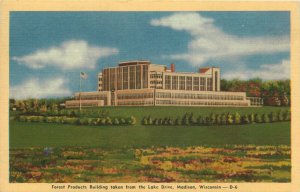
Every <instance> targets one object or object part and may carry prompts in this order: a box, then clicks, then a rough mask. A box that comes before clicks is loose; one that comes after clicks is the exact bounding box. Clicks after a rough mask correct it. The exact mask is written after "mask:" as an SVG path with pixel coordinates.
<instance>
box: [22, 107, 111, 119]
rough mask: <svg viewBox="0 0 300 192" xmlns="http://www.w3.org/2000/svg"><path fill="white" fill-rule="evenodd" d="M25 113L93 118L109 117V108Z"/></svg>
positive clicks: (30, 113) (27, 113)
mask: <svg viewBox="0 0 300 192" xmlns="http://www.w3.org/2000/svg"><path fill="white" fill-rule="evenodd" d="M23 115H26V116H28V115H29V116H45V117H47V116H54V117H56V116H67V117H93V118H100V117H109V111H108V110H104V109H102V110H99V109H82V110H81V111H80V110H79V109H62V110H48V111H45V112H34V111H27V112H24V113H23Z"/></svg>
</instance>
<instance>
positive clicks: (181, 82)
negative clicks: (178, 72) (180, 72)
mask: <svg viewBox="0 0 300 192" xmlns="http://www.w3.org/2000/svg"><path fill="white" fill-rule="evenodd" d="M179 89H180V90H185V76H180V77H179Z"/></svg>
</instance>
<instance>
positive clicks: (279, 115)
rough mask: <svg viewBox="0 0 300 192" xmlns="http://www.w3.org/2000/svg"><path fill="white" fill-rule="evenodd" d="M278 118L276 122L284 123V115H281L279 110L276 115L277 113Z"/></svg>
mask: <svg viewBox="0 0 300 192" xmlns="http://www.w3.org/2000/svg"><path fill="white" fill-rule="evenodd" d="M277 115H278V117H277V119H278V121H284V115H283V112H282V110H280V111H279V112H278V113H277Z"/></svg>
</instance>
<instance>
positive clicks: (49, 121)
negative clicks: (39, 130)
mask: <svg viewBox="0 0 300 192" xmlns="http://www.w3.org/2000/svg"><path fill="white" fill-rule="evenodd" d="M45 121H46V122H47V123H54V117H46V120H45Z"/></svg>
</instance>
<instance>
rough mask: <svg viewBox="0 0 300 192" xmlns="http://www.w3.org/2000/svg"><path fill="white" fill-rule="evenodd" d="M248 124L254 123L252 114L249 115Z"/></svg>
mask: <svg viewBox="0 0 300 192" xmlns="http://www.w3.org/2000/svg"><path fill="white" fill-rule="evenodd" d="M249 122H250V123H255V115H254V114H253V113H251V114H250V115H249Z"/></svg>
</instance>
